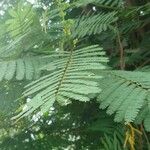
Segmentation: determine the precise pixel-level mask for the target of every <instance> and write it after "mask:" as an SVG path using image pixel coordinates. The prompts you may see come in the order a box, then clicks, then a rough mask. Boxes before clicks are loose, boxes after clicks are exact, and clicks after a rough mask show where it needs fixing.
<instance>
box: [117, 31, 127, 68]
mask: <svg viewBox="0 0 150 150" xmlns="http://www.w3.org/2000/svg"><path fill="white" fill-rule="evenodd" d="M117 40H118V44H119V51H120V68H121V70H124V69H125V61H124V49H123V45H122V42H121V37H120V34H119V31H117Z"/></svg>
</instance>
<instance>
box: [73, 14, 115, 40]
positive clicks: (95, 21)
mask: <svg viewBox="0 0 150 150" xmlns="http://www.w3.org/2000/svg"><path fill="white" fill-rule="evenodd" d="M116 21H117V17H116V12H111V13H99V14H97V15H87V16H82V17H81V18H80V19H78V20H76V22H75V25H74V29H73V36H74V37H77V38H82V37H84V36H86V35H92V34H100V33H101V32H102V31H106V30H108V29H111V30H115V28H114V27H113V26H112V23H114V22H116Z"/></svg>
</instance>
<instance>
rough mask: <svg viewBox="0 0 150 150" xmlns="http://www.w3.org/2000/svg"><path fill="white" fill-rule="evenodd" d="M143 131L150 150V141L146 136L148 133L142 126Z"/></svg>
mask: <svg viewBox="0 0 150 150" xmlns="http://www.w3.org/2000/svg"><path fill="white" fill-rule="evenodd" d="M141 129H142V131H143V135H144V137H145V139H146V142H147V146H148V149H149V150H150V142H149V139H148V137H147V135H146V132H145V130H144V127H143V125H141Z"/></svg>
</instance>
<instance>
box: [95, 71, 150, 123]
mask: <svg viewBox="0 0 150 150" xmlns="http://www.w3.org/2000/svg"><path fill="white" fill-rule="evenodd" d="M149 75H150V74H149V73H144V72H143V73H141V72H129V71H128V72H127V71H126V72H125V71H112V72H109V75H108V77H106V79H104V80H103V81H102V82H101V86H102V87H101V88H102V89H103V91H102V92H101V93H100V95H99V97H98V101H101V103H100V108H102V109H105V108H107V107H108V108H107V113H108V114H113V113H116V115H115V121H117V122H120V121H122V120H124V121H125V122H127V123H128V122H133V121H134V120H135V117H136V116H137V115H138V112H139V110H140V109H141V108H142V106H143V105H144V102H145V101H148V99H147V95H148V94H149V89H150V78H149ZM110 85H112V86H110Z"/></svg>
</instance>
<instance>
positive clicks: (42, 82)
mask: <svg viewBox="0 0 150 150" xmlns="http://www.w3.org/2000/svg"><path fill="white" fill-rule="evenodd" d="M91 58H92V59H91ZM107 61H108V59H107V58H106V57H105V52H103V51H102V49H101V48H99V47H98V46H97V45H95V46H89V47H85V48H82V49H78V50H75V51H73V50H72V51H71V52H69V53H68V52H66V53H63V57H62V58H59V59H58V60H54V61H53V62H52V64H50V65H47V66H46V67H45V68H46V69H47V70H49V71H53V72H52V73H50V74H48V75H46V76H43V77H41V78H39V79H38V80H36V81H34V82H33V83H31V84H29V85H27V86H26V88H27V90H26V91H25V92H24V96H30V95H32V94H34V93H37V92H38V94H36V96H34V97H33V98H32V101H31V102H29V103H28V104H27V109H26V110H24V111H23V112H21V114H19V117H24V116H28V115H29V114H30V113H32V112H34V111H35V110H37V109H38V108H41V112H42V113H45V112H46V111H48V110H49V108H50V107H51V106H53V103H54V102H55V101H57V102H59V103H60V104H61V105H66V104H68V103H70V102H69V101H70V100H69V99H75V100H79V101H83V102H86V101H89V100H90V98H89V97H88V94H92V93H99V92H100V91H101V89H99V87H98V84H97V82H95V81H92V79H99V78H102V76H97V75H95V74H93V73H92V72H91V70H99V69H105V68H106V67H105V66H104V65H103V64H102V63H106V62H107ZM39 91H40V92H39ZM17 117H18V116H17Z"/></svg>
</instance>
